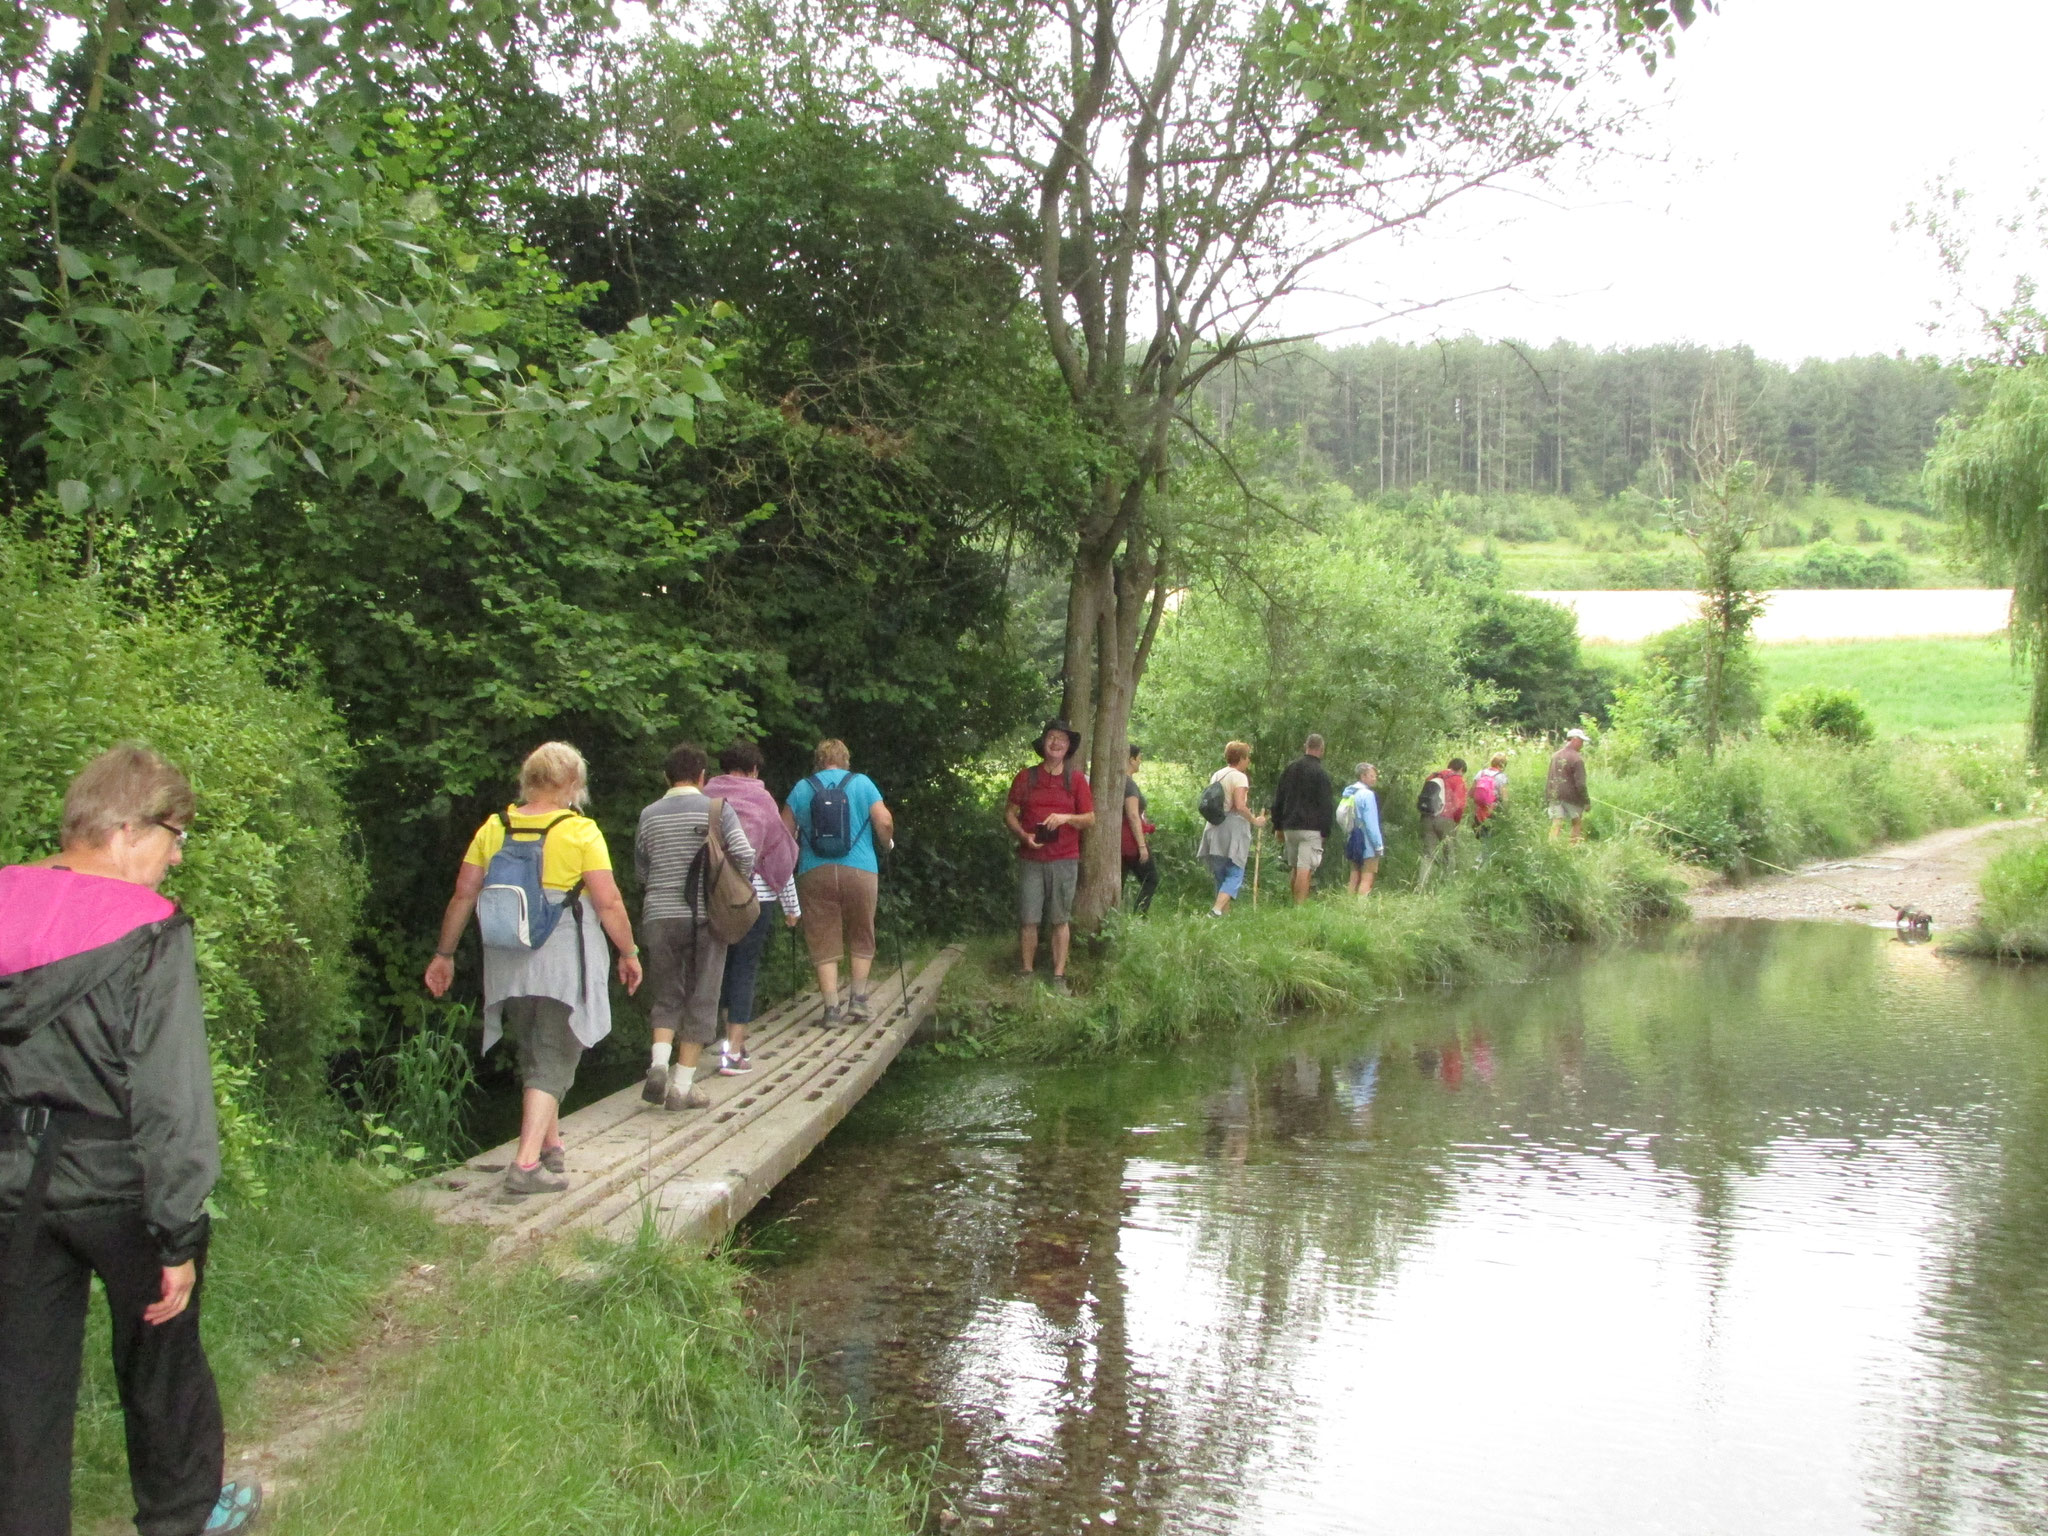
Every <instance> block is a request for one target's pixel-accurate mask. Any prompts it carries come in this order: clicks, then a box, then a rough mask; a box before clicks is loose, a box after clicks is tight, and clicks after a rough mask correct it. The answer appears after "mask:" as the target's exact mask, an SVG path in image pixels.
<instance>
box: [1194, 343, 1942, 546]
mask: <svg viewBox="0 0 2048 1536" xmlns="http://www.w3.org/2000/svg"><path fill="white" fill-rule="evenodd" d="M1714 378H1722V379H1725V380H1727V381H1728V384H1729V386H1730V388H1731V389H1732V390H1733V392H1734V393H1735V394H1736V395H1738V396H1739V397H1740V398H1741V399H1742V401H1743V402H1744V405H1743V415H1744V426H1745V429H1746V436H1747V439H1748V441H1749V442H1750V444H1751V446H1752V449H1753V451H1754V452H1755V454H1756V455H1758V456H1759V458H1760V459H1761V460H1762V461H1764V462H1768V463H1771V464H1773V465H1776V466H1777V467H1778V474H1779V475H1780V476H1781V478H1782V479H1783V481H1784V483H1783V485H1782V486H1781V489H1783V490H1785V491H1786V492H1787V493H1788V494H1796V493H1797V491H1798V490H1799V489H1801V488H1802V487H1809V488H1810V487H1817V486H1822V485H1826V486H1832V487H1834V488H1835V489H1836V490H1838V491H1841V492H1844V493H1846V494H1848V495H1850V496H1855V497H1860V498H1863V499H1865V500H1867V501H1870V502H1873V503H1876V504H1878V505H1883V506H1919V505H1922V502H1921V499H1920V494H1921V493H1920V466H1921V461H1922V459H1923V458H1924V457H1925V456H1926V453H1927V450H1928V448H1929V447H1930V446H1931V445H1932V444H1933V442H1934V438H1935V431H1936V428H1937V427H1938V426H1939V424H1940V423H1941V421H1942V419H1943V418H1944V417H1946V416H1948V415H1949V414H1950V413H1952V412H1954V411H1955V410H1957V409H1958V408H1959V407H1960V406H1961V404H1962V403H1963V401H1964V398H1965V389H1966V386H1965V381H1964V379H1963V376H1962V374H1961V372H1960V371H1959V370H1956V369H1951V368H1944V367H1942V366H1941V365H1939V364H1938V363H1936V362H1935V361H1934V360H1932V359H1929V358H1918V359H1906V358H1892V357H1857V358H1845V359H1842V360H1840V361H1835V362H1826V361H1821V360H1818V359H1815V360H1810V361H1808V362H1805V363H1802V364H1800V365H1799V366H1798V367H1797V368H1787V367H1785V366H1784V365H1782V364H1778V363H1772V362H1768V361H1766V360H1764V359H1761V358H1759V357H1757V356H1756V355H1755V354H1753V353H1752V352H1750V351H1749V350H1748V349H1747V348H1733V349H1726V350H1720V351H1716V350H1712V349H1709V348H1706V347H1698V346H1656V347H1630V348H1622V349H1615V350H1608V351H1599V350H1596V349H1594V348H1592V347H1584V346H1575V345H1573V344H1572V343H1570V342H1563V341H1560V342H1556V343H1553V344H1552V345H1551V346H1549V347H1547V348H1543V349H1537V348H1534V347H1530V346H1527V345H1526V344H1523V343H1520V342H1514V341H1500V342H1484V341H1480V340H1478V339H1477V338H1475V337H1470V336H1467V337H1463V338H1460V339H1459V340H1456V341H1452V342H1447V343H1443V344H1436V343H1428V344H1413V343H1411V344H1407V345H1402V344H1397V343H1394V342H1387V341H1381V342H1374V343H1372V344H1371V345H1369V346H1347V347H1338V348H1324V347H1320V346H1316V345H1314V344H1312V343H1303V344H1300V345H1297V346H1293V347H1290V348H1287V349H1285V350H1283V351H1278V352H1275V353H1272V354H1268V355H1266V356H1263V357H1261V358H1260V360H1259V362H1258V366H1256V367H1242V368H1236V369H1232V370H1230V371H1228V372H1226V373H1223V374H1219V375H1218V376H1217V377H1216V378H1215V379H1214V380H1213V381H1212V382H1211V383H1210V384H1209V385H1208V388H1207V394H1208V397H1209V402H1210V404H1211V406H1212V407H1213V408H1214V410H1215V411H1216V414H1217V416H1218V417H1219V418H1220V419H1221V420H1222V421H1223V422H1224V423H1225V424H1226V425H1227V426H1228V427H1229V428H1230V429H1231V430H1237V431H1248V432H1260V433H1264V432H1290V431H1291V432H1296V433H1298V434H1299V438H1300V441H1301V444H1302V448H1303V451H1304V452H1306V453H1311V454H1314V455H1315V456H1316V457H1317V458H1318V459H1319V460H1320V461H1321V462H1322V463H1323V464H1324V465H1326V466H1327V467H1328V470H1329V472H1330V473H1332V474H1334V475H1336V476H1337V477H1338V478H1339V479H1341V480H1343V481H1344V482H1345V483H1346V484H1348V485H1350V486H1351V488H1352V489H1353V490H1355V491H1357V492H1358V493H1359V494H1361V495H1370V494H1375V493H1378V492H1381V491H1387V490H1408V489H1410V488H1412V487H1417V486H1423V487H1429V488H1433V489H1437V490H1442V491H1450V492H1466V493H1477V494H1486V493H1494V494H1500V493H1516V492H1519V493H1523V494H1529V493H1549V494H1551V495H1554V496H1569V497H1573V498H1575V499H1577V500H1579V501H1595V502H1597V501H1604V500H1605V499H1607V498H1608V497H1611V496H1615V495H1618V494H1620V493H1621V492H1623V491H1626V490H1629V489H1630V488H1636V489H1639V490H1643V491H1647V492H1649V493H1650V494H1651V495H1652V496H1663V495H1668V494H1669V490H1668V487H1669V485H1670V483H1671V480H1672V478H1673V477H1674V476H1676V477H1677V478H1679V479H1685V478H1689V476H1690V473H1691V471H1690V467H1689V466H1688V465H1687V464H1686V461H1685V455H1684V452H1683V449H1684V445H1685V443H1686V442H1687V440H1688V438H1689V436H1690V433H1691V430H1692V424H1693V415H1694V410H1695V408H1696V406H1697V404H1698V402H1699V399H1700V395H1701V393H1702V390H1703V389H1704V388H1705V387H1706V385H1707V383H1708V381H1709V380H1710V379H1714ZM1522 526H1523V527H1524V528H1527V527H1528V524H1527V523H1524V524H1523V525H1522ZM1502 536H1507V535H1506V534H1505V532H1504V533H1503V535H1502Z"/></svg>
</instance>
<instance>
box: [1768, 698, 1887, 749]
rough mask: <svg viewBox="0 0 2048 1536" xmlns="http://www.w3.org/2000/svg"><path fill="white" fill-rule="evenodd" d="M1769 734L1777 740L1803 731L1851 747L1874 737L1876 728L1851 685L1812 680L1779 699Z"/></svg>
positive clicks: (1865, 743)
mask: <svg viewBox="0 0 2048 1536" xmlns="http://www.w3.org/2000/svg"><path fill="white" fill-rule="evenodd" d="M1770 732H1771V735H1773V736H1774V737H1776V738H1778V739H1779V740H1780V741H1783V740H1786V739H1787V738H1789V737H1793V736H1797V735H1800V734H1802V733H1806V734H1813V735H1819V736H1829V737H1832V738H1834V739H1835V740H1836V741H1840V742H1846V743H1847V744H1848V745H1850V746H1852V747H1860V746H1864V745H1867V744H1868V743H1869V742H1871V741H1874V740H1875V739H1876V738H1877V727H1875V726H1874V725H1872V724H1871V723H1870V713H1869V711H1868V710H1866V709H1864V707H1863V701H1862V700H1861V699H1860V698H1858V697H1857V696H1856V690H1855V689H1853V688H1830V687H1828V686H1826V685H1825V684H1823V683H1812V684H1809V685H1808V686H1807V687H1804V688H1799V689H1795V690H1794V691H1793V692H1791V693H1788V694H1786V695H1785V696H1784V697H1783V698H1781V699H1779V700H1778V703H1777V707H1776V708H1775V709H1773V710H1772V711H1771V719H1770Z"/></svg>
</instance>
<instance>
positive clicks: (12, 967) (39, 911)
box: [0, 864, 178, 976]
mask: <svg viewBox="0 0 2048 1536" xmlns="http://www.w3.org/2000/svg"><path fill="white" fill-rule="evenodd" d="M177 910H178V909H177V908H176V907H175V906H173V905H172V904H171V903H170V901H169V900H167V899H166V898H164V897H162V896H159V895H158V894H157V893H156V892H155V891H153V890H151V889H150V888H149V887H148V886H146V885H135V884H132V883H130V882H129V881H126V880H113V879H109V878H108V877H107V876H105V875H81V874H79V873H78V872H77V871H76V870H70V869H49V868H44V867H40V866H37V865H33V864H9V865H7V866H6V867H5V868H4V869H0V976H14V975H18V974H20V973H21V972H23V971H31V970H34V969H35V968H36V967H37V966H39V965H50V964H52V963H54V962H55V961H58V960H68V959H70V958H71V957H72V956H73V955H82V954H84V953H85V952H86V951H87V950H89V949H98V948H99V947H100V946H101V945H102V944H111V943H113V942H114V940H116V939H118V938H122V937H124V936H126V935H127V934H130V933H133V932H134V931H135V930H136V929H137V928H140V927H142V926H143V925H144V924H146V923H160V922H162V921H163V920H164V919H165V918H167V917H169V916H170V915H171V914H172V913H173V912H176V911H177Z"/></svg>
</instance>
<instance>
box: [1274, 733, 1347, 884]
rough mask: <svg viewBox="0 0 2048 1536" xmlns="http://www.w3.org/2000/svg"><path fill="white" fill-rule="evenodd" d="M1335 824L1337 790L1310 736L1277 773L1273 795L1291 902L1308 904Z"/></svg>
mask: <svg viewBox="0 0 2048 1536" xmlns="http://www.w3.org/2000/svg"><path fill="white" fill-rule="evenodd" d="M1336 823H1337V787H1336V785H1334V784H1332V783H1331V782H1330V775H1329V772H1328V771H1327V770H1326V769H1325V768H1324V767H1323V738H1322V737H1320V736H1315V735H1311V736H1310V737H1309V739H1308V740H1307V741H1304V742H1303V743H1302V744H1301V756H1299V757H1297V758H1296V759H1295V760H1294V761H1293V762H1291V763H1289V764H1288V765H1287V766H1286V767H1285V768H1283V769H1281V770H1280V783H1279V786H1278V787H1277V788H1276V789H1275V790H1274V791H1273V829H1274V830H1275V831H1277V832H1278V833H1279V834H1280V841H1281V843H1282V845H1283V846H1284V847H1285V848H1286V850H1287V867H1288V869H1289V870H1291V871H1292V872H1293V879H1294V900H1295V904H1296V905H1297V906H1298V905H1300V904H1301V903H1302V902H1304V901H1307V900H1308V888H1309V886H1310V884H1311V883H1312V882H1313V881H1314V880H1315V877H1316V871H1317V870H1318V869H1320V868H1321V867H1322V863H1323V842H1324V840H1325V839H1326V838H1328V837H1329V835H1330V830H1331V828H1332V827H1334V826H1335V825H1336Z"/></svg>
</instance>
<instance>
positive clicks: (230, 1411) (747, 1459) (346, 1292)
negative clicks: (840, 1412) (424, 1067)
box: [74, 1158, 921, 1536]
mask: <svg viewBox="0 0 2048 1536" xmlns="http://www.w3.org/2000/svg"><path fill="white" fill-rule="evenodd" d="M266 1172H267V1173H268V1175H269V1183H270V1188H269V1192H268V1197H267V1199H266V1200H265V1202H264V1204H263V1205H262V1207H261V1208H260V1209H252V1210H248V1211H239V1210H230V1211H229V1213H228V1214H227V1216H226V1217H225V1218H224V1219H223V1220H221V1221H220V1222H219V1223H218V1224H217V1225H216V1228H215V1239H214V1245H213V1251H212V1255H211V1259H210V1263H209V1268H208V1273H207V1277H206V1284H207V1293H206V1336H207V1349H208V1353H209V1355H210V1357H211V1359H212V1361H213V1364H214V1369H215V1372H216V1374H217V1376H218V1377H219V1380H220V1385H221V1395H222V1401H223V1406H224V1408H225V1410H226V1413H227V1419H228V1458H229V1469H230V1475H231V1476H232V1475H233V1473H234V1469H235V1467H236V1464H237V1459H238V1458H239V1456H240V1455H241V1453H242V1452H243V1451H244V1450H245V1449H248V1448H250V1447H252V1446H262V1445H264V1444H265V1443H267V1442H269V1441H270V1440H271V1439H272V1438H273V1437H275V1436H278V1435H279V1434H280V1433H281V1432H285V1431H296V1430H299V1429H300V1428H301V1427H303V1426H309V1425H311V1426H317V1421H318V1420H319V1419H320V1418H321V1417H323V1416H324V1415H325V1414H327V1413H329V1412H331V1411H333V1410H335V1409H336V1408H337V1407H341V1406H344V1405H345V1404H346V1403H350V1402H360V1403H362V1404H363V1405H364V1411H363V1413H362V1416H361V1420H360V1422H359V1423H357V1424H355V1425H353V1426H352V1427H349V1428H345V1429H341V1430H339V1431H338V1432H336V1433H335V1434H334V1436H333V1437H332V1438H331V1439H327V1440H322V1441H319V1442H317V1443H316V1444H315V1445H314V1446H313V1449H312V1451H311V1454H310V1455H309V1456H308V1457H307V1464H306V1465H303V1466H297V1467H292V1466H287V1467H286V1468H285V1469H284V1470H285V1471H286V1472H287V1475H288V1477H289V1478H290V1480H291V1482H292V1484H293V1486H292V1487H291V1489H290V1491H289V1493H288V1494H287V1496H286V1497H285V1498H284V1499H282V1500H281V1501H280V1508H279V1510H278V1518H277V1520H276V1522H275V1523H274V1524H271V1523H268V1522H267V1523H266V1529H273V1530H276V1531H278V1532H280V1533H281V1536H283V1533H293V1536H312V1533H315V1532H318V1533H322V1536H331V1533H335V1532H342V1531H346V1532H348V1533H350V1536H421V1533H426V1532H436V1533H438V1532H456V1531H471V1532H479V1531H497V1532H513V1531H518V1532H529V1531H530V1532H547V1533H549V1536H566V1533H570V1532H590V1533H598V1532H602V1533H603V1536H631V1533H635V1532H647V1533H653V1532H657V1531H659V1532H662V1533H665V1536H666V1533H674V1532H711V1531H717V1532H721V1533H759V1536H787V1533H812V1532H815V1533H819V1536H823V1533H827V1532H829V1533H832V1536H848V1533H855V1536H884V1533H889V1536H898V1533H905V1532H908V1531H911V1530H913V1529H915V1528H916V1525H917V1520H918V1516H919V1510H920V1507H921V1506H920V1504H919V1498H918V1492H917V1489H916V1487H915V1486H914V1485H913V1483H912V1482H911V1481H910V1480H909V1479H906V1478H905V1477H903V1476H901V1475H898V1474H892V1473H886V1472H884V1471H882V1470H880V1469H879V1468H878V1466H877V1465H876V1461H875V1457H874V1455H873V1453H872V1452H871V1451H870V1450H869V1449H868V1448H866V1447H865V1446H864V1445H863V1444H862V1443H861V1442H860V1441H859V1439H858V1438H857V1437H856V1436H855V1435H854V1434H853V1433H852V1431H851V1430H850V1429H848V1428H846V1427H844V1426H843V1424H842V1425H839V1426H837V1427H834V1425H833V1424H832V1421H831V1416H830V1415H828V1414H826V1413H825V1411H824V1405H823V1404H821V1403H819V1402H818V1401H817V1400H816V1398H815V1397H814V1396H813V1395H812V1394H811V1393H810V1392H809V1390H808V1388H807V1387H806V1386H805V1385H804V1383H803V1381H802V1379H801V1378H800V1377H799V1378H794V1379H793V1378H792V1377H791V1376H790V1374H789V1372H788V1370H787V1368H786V1352H785V1350H784V1347H783V1345H782V1343H781V1341H780V1340H779V1339H778V1338H777V1337H775V1336H774V1335H773V1334H772V1333H771V1332H770V1331H769V1330H767V1329H765V1328H763V1327H761V1326H760V1325H759V1324H758V1323H757V1322H756V1320H755V1319H754V1318H753V1317H752V1316H751V1315H750V1313H749V1312H748V1309H747V1305H746V1301H745V1295H744V1288H745V1280H744V1277H743V1275H742V1274H741V1272H740V1270H739V1268H738V1267H737V1266H736V1265H733V1264H731V1263H729V1262H724V1261H719V1260H710V1259H700V1258H696V1257H694V1256H690V1255H686V1254H684V1253H682V1252H681V1251H680V1250H678V1249H675V1248H673V1247H671V1246H669V1245H665V1244H663V1243H660V1242H658V1241H655V1240H652V1239H649V1240H646V1241H643V1242H641V1243H639V1244H636V1245H630V1246H623V1247H622V1246H619V1245H606V1244H602V1243H595V1242H592V1243H590V1244H588V1245H586V1246H584V1247H583V1248H581V1249H579V1250H576V1251H574V1252H571V1251H569V1250H559V1251H551V1252H550V1253H549V1254H547V1255H545V1256H543V1257H542V1258H540V1259H533V1260H526V1261H522V1262H517V1263H510V1264H500V1263H486V1262H483V1261H482V1260H481V1259H480V1258H479V1252H480V1238H479V1235H478V1234H475V1233H468V1232H460V1231H451V1230H449V1229H447V1228H443V1227H439V1226H437V1225H435V1224H434V1223H433V1222H432V1221H431V1220H430V1219H429V1218H428V1217H427V1216H426V1215H425V1214H424V1213H422V1212H420V1211H419V1210H417V1209H415V1208H412V1207H410V1206H407V1205H405V1204H403V1203H401V1202H399V1201H397V1200H394V1199H393V1198H392V1197H391V1195H390V1193H389V1186H388V1182H387V1181H386V1180H383V1179H381V1178H379V1177H377V1176H376V1175H375V1174H374V1173H373V1172H372V1171H371V1170H369V1169H367V1168H365V1167H364V1166H362V1165H361V1164H357V1163H352V1162H347V1161H341V1160H336V1159H332V1158H302V1159H292V1160H289V1161H283V1162H279V1163H277V1164H275V1165H273V1166H271V1167H270V1168H268V1169H267V1170H266ZM428 1266H430V1268H428ZM366 1344H367V1345H369V1346H370V1347H368V1348H360V1346H364V1345H366ZM86 1360H87V1381H86V1386H85V1390H84V1391H83V1393H82V1394H81V1398H80V1415H79V1433H78V1450H77V1472H76V1475H75V1477H74V1494H75V1498H76V1506H77V1507H76V1514H77V1520H76V1524H77V1528H78V1529H79V1530H80V1531H92V1530H96V1529H97V1530H102V1531H106V1532H112V1531H115V1530H119V1529H125V1528H127V1527H126V1518H127V1516H128V1514H129V1512H130V1511H131V1510H132V1507H133V1506H132V1503H131V1501H130V1497H129V1494H128V1487H127V1458H126V1455H125V1453H124V1451H123V1448H122V1442H121V1428H120V1410H119V1406H118V1403H117V1402H116V1399H115V1397H114V1391H113V1382H112V1376H111V1372H110V1371H109V1369H108V1366H107V1345H106V1324H105V1312H104V1307H103V1306H102V1307H96V1309H95V1315H94V1322H93V1333H92V1337H91V1338H90V1340H89V1341H88V1345H87V1350H86ZM821 1426H824V1427H821ZM313 1432H314V1433H317V1428H315V1429H314V1430H313Z"/></svg>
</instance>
